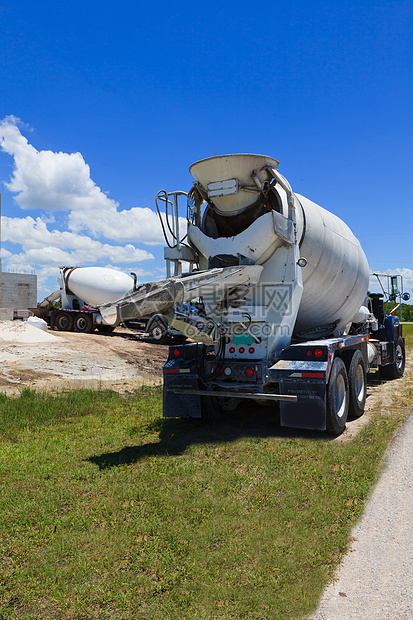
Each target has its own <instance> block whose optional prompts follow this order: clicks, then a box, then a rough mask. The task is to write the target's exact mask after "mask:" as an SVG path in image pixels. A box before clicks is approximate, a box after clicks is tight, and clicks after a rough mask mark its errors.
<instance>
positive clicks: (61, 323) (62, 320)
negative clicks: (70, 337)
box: [54, 311, 73, 332]
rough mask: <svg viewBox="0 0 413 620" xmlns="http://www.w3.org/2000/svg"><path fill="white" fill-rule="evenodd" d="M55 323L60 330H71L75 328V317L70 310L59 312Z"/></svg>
mask: <svg viewBox="0 0 413 620" xmlns="http://www.w3.org/2000/svg"><path fill="white" fill-rule="evenodd" d="M54 324H55V327H56V329H57V330H58V331H59V332H71V331H72V330H73V317H72V315H71V314H69V312H64V311H61V312H58V313H57V316H56V318H55V320H54Z"/></svg>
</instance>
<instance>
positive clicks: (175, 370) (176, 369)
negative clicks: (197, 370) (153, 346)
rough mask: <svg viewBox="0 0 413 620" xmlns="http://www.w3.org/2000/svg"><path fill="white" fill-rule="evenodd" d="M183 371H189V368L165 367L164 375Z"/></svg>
mask: <svg viewBox="0 0 413 620" xmlns="http://www.w3.org/2000/svg"><path fill="white" fill-rule="evenodd" d="M184 372H191V369H190V368H165V374H166V375H179V374H182V373H184Z"/></svg>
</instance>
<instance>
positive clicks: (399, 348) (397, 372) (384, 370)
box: [379, 336, 406, 379]
mask: <svg viewBox="0 0 413 620" xmlns="http://www.w3.org/2000/svg"><path fill="white" fill-rule="evenodd" d="M405 364H406V353H405V350H404V341H403V338H402V337H401V336H399V337H398V339H397V342H396V349H395V352H394V362H393V364H387V365H386V366H380V368H379V370H380V374H381V376H382V377H384V378H385V379H399V378H400V377H402V376H403V373H404V367H405Z"/></svg>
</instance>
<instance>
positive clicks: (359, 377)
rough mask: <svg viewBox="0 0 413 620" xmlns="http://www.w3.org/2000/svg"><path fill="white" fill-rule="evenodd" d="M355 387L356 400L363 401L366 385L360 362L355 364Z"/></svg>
mask: <svg viewBox="0 0 413 620" xmlns="http://www.w3.org/2000/svg"><path fill="white" fill-rule="evenodd" d="M355 388H356V396H357V400H358V402H359V403H361V402H363V399H364V393H365V390H366V385H365V381H364V372H363V368H362V366H361V364H359V365H358V366H357V372H356V381H355Z"/></svg>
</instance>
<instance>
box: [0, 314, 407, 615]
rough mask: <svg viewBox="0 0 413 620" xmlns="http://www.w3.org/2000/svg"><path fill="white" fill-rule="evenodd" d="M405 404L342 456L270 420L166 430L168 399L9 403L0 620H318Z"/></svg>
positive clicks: (0, 463) (3, 448) (156, 391)
mask: <svg viewBox="0 0 413 620" xmlns="http://www.w3.org/2000/svg"><path fill="white" fill-rule="evenodd" d="M409 328H410V329H409ZM405 337H406V342H407V344H408V346H411V345H412V344H413V326H405ZM397 399H398V400H396V401H395V408H394V409H395V410H396V411H398V412H397V413H393V414H392V415H391V416H389V415H382V414H381V413H380V411H379V410H377V412H376V413H375V415H374V416H373V419H372V421H371V423H369V424H368V425H366V426H365V427H364V429H363V430H362V431H361V432H360V433H359V434H358V435H357V437H356V438H355V439H354V440H353V441H351V442H348V443H340V442H333V441H331V440H329V439H326V438H325V437H324V436H323V435H322V434H317V433H309V432H307V433H304V432H303V433H295V432H289V431H288V430H286V429H280V428H279V427H278V426H277V425H276V423H274V421H273V420H271V417H270V416H269V414H268V412H267V409H266V408H264V409H261V408H259V409H258V410H256V411H254V412H253V415H252V417H251V414H249V415H248V414H247V413H245V412H244V413H241V414H237V415H235V414H234V415H233V416H231V417H229V418H228V419H227V420H226V421H225V422H223V423H219V424H218V423H216V424H207V423H205V422H203V421H201V420H192V421H191V420H163V419H162V418H161V415H162V411H161V409H162V394H161V390H160V388H151V389H150V388H145V389H144V390H142V391H140V392H138V393H137V394H136V395H128V396H119V395H117V394H115V393H112V392H93V391H73V392H70V393H67V394H61V395H58V396H56V397H52V396H50V395H45V394H41V393H35V392H32V391H25V392H22V394H21V396H20V397H19V398H8V397H5V396H0V485H1V494H0V506H1V510H0V619H1V620H9V619H12V618H19V619H30V620H34V619H40V618H50V619H52V618H53V619H59V620H60V619H62V620H63V619H64V620H66V619H74V620H92V619H98V618H99V619H105V620H120V619H122V620H129V619H130V620H132V619H133V620H135V619H138V620H139V619H145V620H157V619H165V620H166V619H168V620H175V619H176V620H178V619H179V620H181V619H182V620H186V619H188V620H189V619H191V620H224V619H225V620H227V619H228V620H229V619H233V620H243V619H250V620H260V619H261V620H264V619H265V620H267V619H268V620H277V619H282V620H287V619H289V618H291V619H293V618H300V617H305V615H306V614H308V613H310V612H311V610H313V609H314V608H315V606H316V604H317V601H318V598H319V596H320V594H321V592H322V589H323V587H324V586H325V584H326V583H327V582H328V580H329V579H331V578H332V576H333V571H334V568H335V566H336V565H337V563H338V562H339V560H340V558H341V557H342V555H343V553H344V552H345V550H346V547H347V545H348V541H349V536H350V531H351V527H352V526H353V525H354V523H355V521H356V520H357V518H358V517H359V516H360V514H361V511H362V509H363V505H364V502H365V500H366V497H367V495H368V493H369V491H370V490H371V487H372V484H373V483H374V481H375V480H376V479H377V476H378V472H379V469H380V459H381V457H382V455H383V453H384V451H385V449H386V447H387V445H388V443H389V440H390V439H391V437H392V435H393V433H394V431H395V429H396V428H397V426H398V425H399V424H400V423H401V421H402V420H403V418H404V417H405V416H406V413H407V411H408V408H409V406H410V407H411V405H412V403H413V391H412V388H411V384H410V383H407V384H406V387H405V388H404V389H403V394H401V395H400V396H398V397H397Z"/></svg>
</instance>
